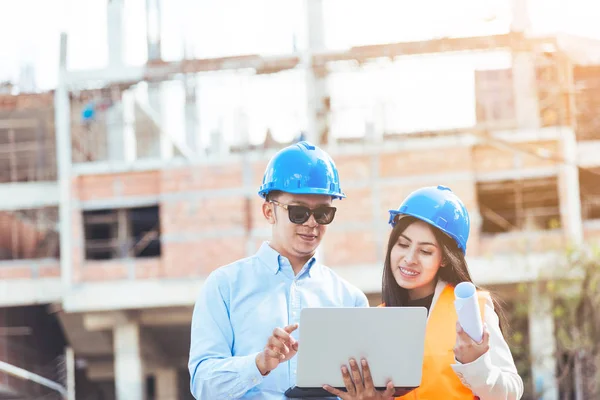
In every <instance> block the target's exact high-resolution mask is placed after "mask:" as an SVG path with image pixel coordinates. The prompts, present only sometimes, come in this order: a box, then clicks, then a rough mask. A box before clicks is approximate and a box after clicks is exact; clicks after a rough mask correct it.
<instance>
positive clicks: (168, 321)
mask: <svg viewBox="0 0 600 400" xmlns="http://www.w3.org/2000/svg"><path fill="white" fill-rule="evenodd" d="M192 312H193V308H192V307H185V308H176V309H173V308H167V309H164V310H163V309H154V310H141V311H140V313H139V315H138V321H139V323H140V325H142V326H173V325H189V324H190V323H191V321H192Z"/></svg>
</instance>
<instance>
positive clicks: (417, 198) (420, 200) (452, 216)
mask: <svg viewBox="0 0 600 400" xmlns="http://www.w3.org/2000/svg"><path fill="white" fill-rule="evenodd" d="M397 215H410V216H412V217H415V218H418V219H420V220H422V221H425V222H427V223H428V224H430V225H433V226H434V227H436V228H438V229H439V230H441V231H442V232H444V233H445V234H447V235H448V236H450V237H451V238H452V239H454V240H455V241H456V243H457V244H458V248H459V249H461V250H462V252H463V253H466V251H467V240H468V239H469V229H470V227H471V222H470V219H469V213H468V211H467V208H466V207H465V205H464V203H463V202H462V201H461V199H459V198H458V196H457V195H455V194H454V193H453V192H452V190H450V188H448V187H446V186H442V185H439V186H437V187H436V186H428V187H424V188H421V189H418V190H415V191H414V192H412V193H411V194H409V195H408V196H407V197H406V199H404V201H403V202H402V204H400V207H399V208H398V209H397V210H390V220H389V223H390V225H392V226H396V216H397Z"/></svg>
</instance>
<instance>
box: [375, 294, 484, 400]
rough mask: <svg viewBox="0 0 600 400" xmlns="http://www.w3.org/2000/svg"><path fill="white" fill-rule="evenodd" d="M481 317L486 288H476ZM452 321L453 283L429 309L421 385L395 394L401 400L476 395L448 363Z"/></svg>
mask: <svg viewBox="0 0 600 400" xmlns="http://www.w3.org/2000/svg"><path fill="white" fill-rule="evenodd" d="M477 295H478V300H479V308H480V310H481V318H482V319H483V317H484V310H485V304H486V300H487V298H488V296H489V294H488V292H482V291H478V292H477ZM382 305H383V304H382ZM456 321H458V315H457V314H456V308H455V307H454V287H452V286H450V285H448V286H446V287H445V288H444V290H443V291H442V293H441V294H440V296H439V298H438V299H437V301H436V303H435V304H434V305H433V308H432V309H431V310H430V315H429V319H428V320H427V328H426V330H425V353H424V357H423V375H422V378H421V385H420V386H419V387H418V388H417V389H415V390H413V391H412V392H410V393H408V394H406V395H404V396H401V397H396V399H404V400H420V399H427V400H435V399H444V400H458V399H469V400H473V399H476V398H477V397H476V396H475V395H474V394H473V392H472V391H471V390H470V389H469V388H467V387H466V386H465V385H464V384H463V383H462V382H461V381H460V379H459V377H458V376H457V375H456V373H455V372H454V370H453V369H452V367H451V366H450V364H454V350H453V349H454V344H455V342H456Z"/></svg>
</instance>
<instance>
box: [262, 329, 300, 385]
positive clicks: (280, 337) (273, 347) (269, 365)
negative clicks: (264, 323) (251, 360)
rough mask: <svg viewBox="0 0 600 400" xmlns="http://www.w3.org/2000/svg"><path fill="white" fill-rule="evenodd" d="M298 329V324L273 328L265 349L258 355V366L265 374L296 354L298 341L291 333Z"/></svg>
mask: <svg viewBox="0 0 600 400" xmlns="http://www.w3.org/2000/svg"><path fill="white" fill-rule="evenodd" d="M296 329H298V324H294V325H288V326H286V327H285V328H275V329H274V330H273V334H272V335H271V336H270V337H269V340H267V345H266V346H265V349H264V350H263V351H262V352H260V353H259V354H258V355H257V356H256V366H257V367H258V370H259V371H260V373H261V374H262V375H263V376H265V375H267V374H268V373H269V372H271V371H272V370H274V369H275V368H276V367H277V366H278V365H279V364H280V363H282V362H286V361H288V360H290V359H291V358H292V357H294V356H295V355H296V353H297V352H298V342H297V341H296V339H294V338H293V337H292V336H291V335H290V333H292V332H294V331H295V330H296Z"/></svg>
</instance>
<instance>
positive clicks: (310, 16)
mask: <svg viewBox="0 0 600 400" xmlns="http://www.w3.org/2000/svg"><path fill="white" fill-rule="evenodd" d="M305 6H306V24H307V32H308V48H307V49H306V51H305V53H304V63H305V65H306V66H307V69H306V95H307V102H308V104H307V112H308V126H307V128H308V129H307V132H306V138H307V140H309V141H311V142H313V143H315V144H324V143H322V136H323V133H324V132H325V131H326V130H328V129H329V123H328V120H329V104H330V98H329V93H328V90H327V77H326V76H325V73H326V71H316V70H315V69H314V68H312V55H313V53H314V52H316V51H321V50H324V49H325V41H324V39H325V32H324V21H323V0H306V1H305ZM326 141H327V142H328V144H332V137H331V134H329V135H328V139H326Z"/></svg>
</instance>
